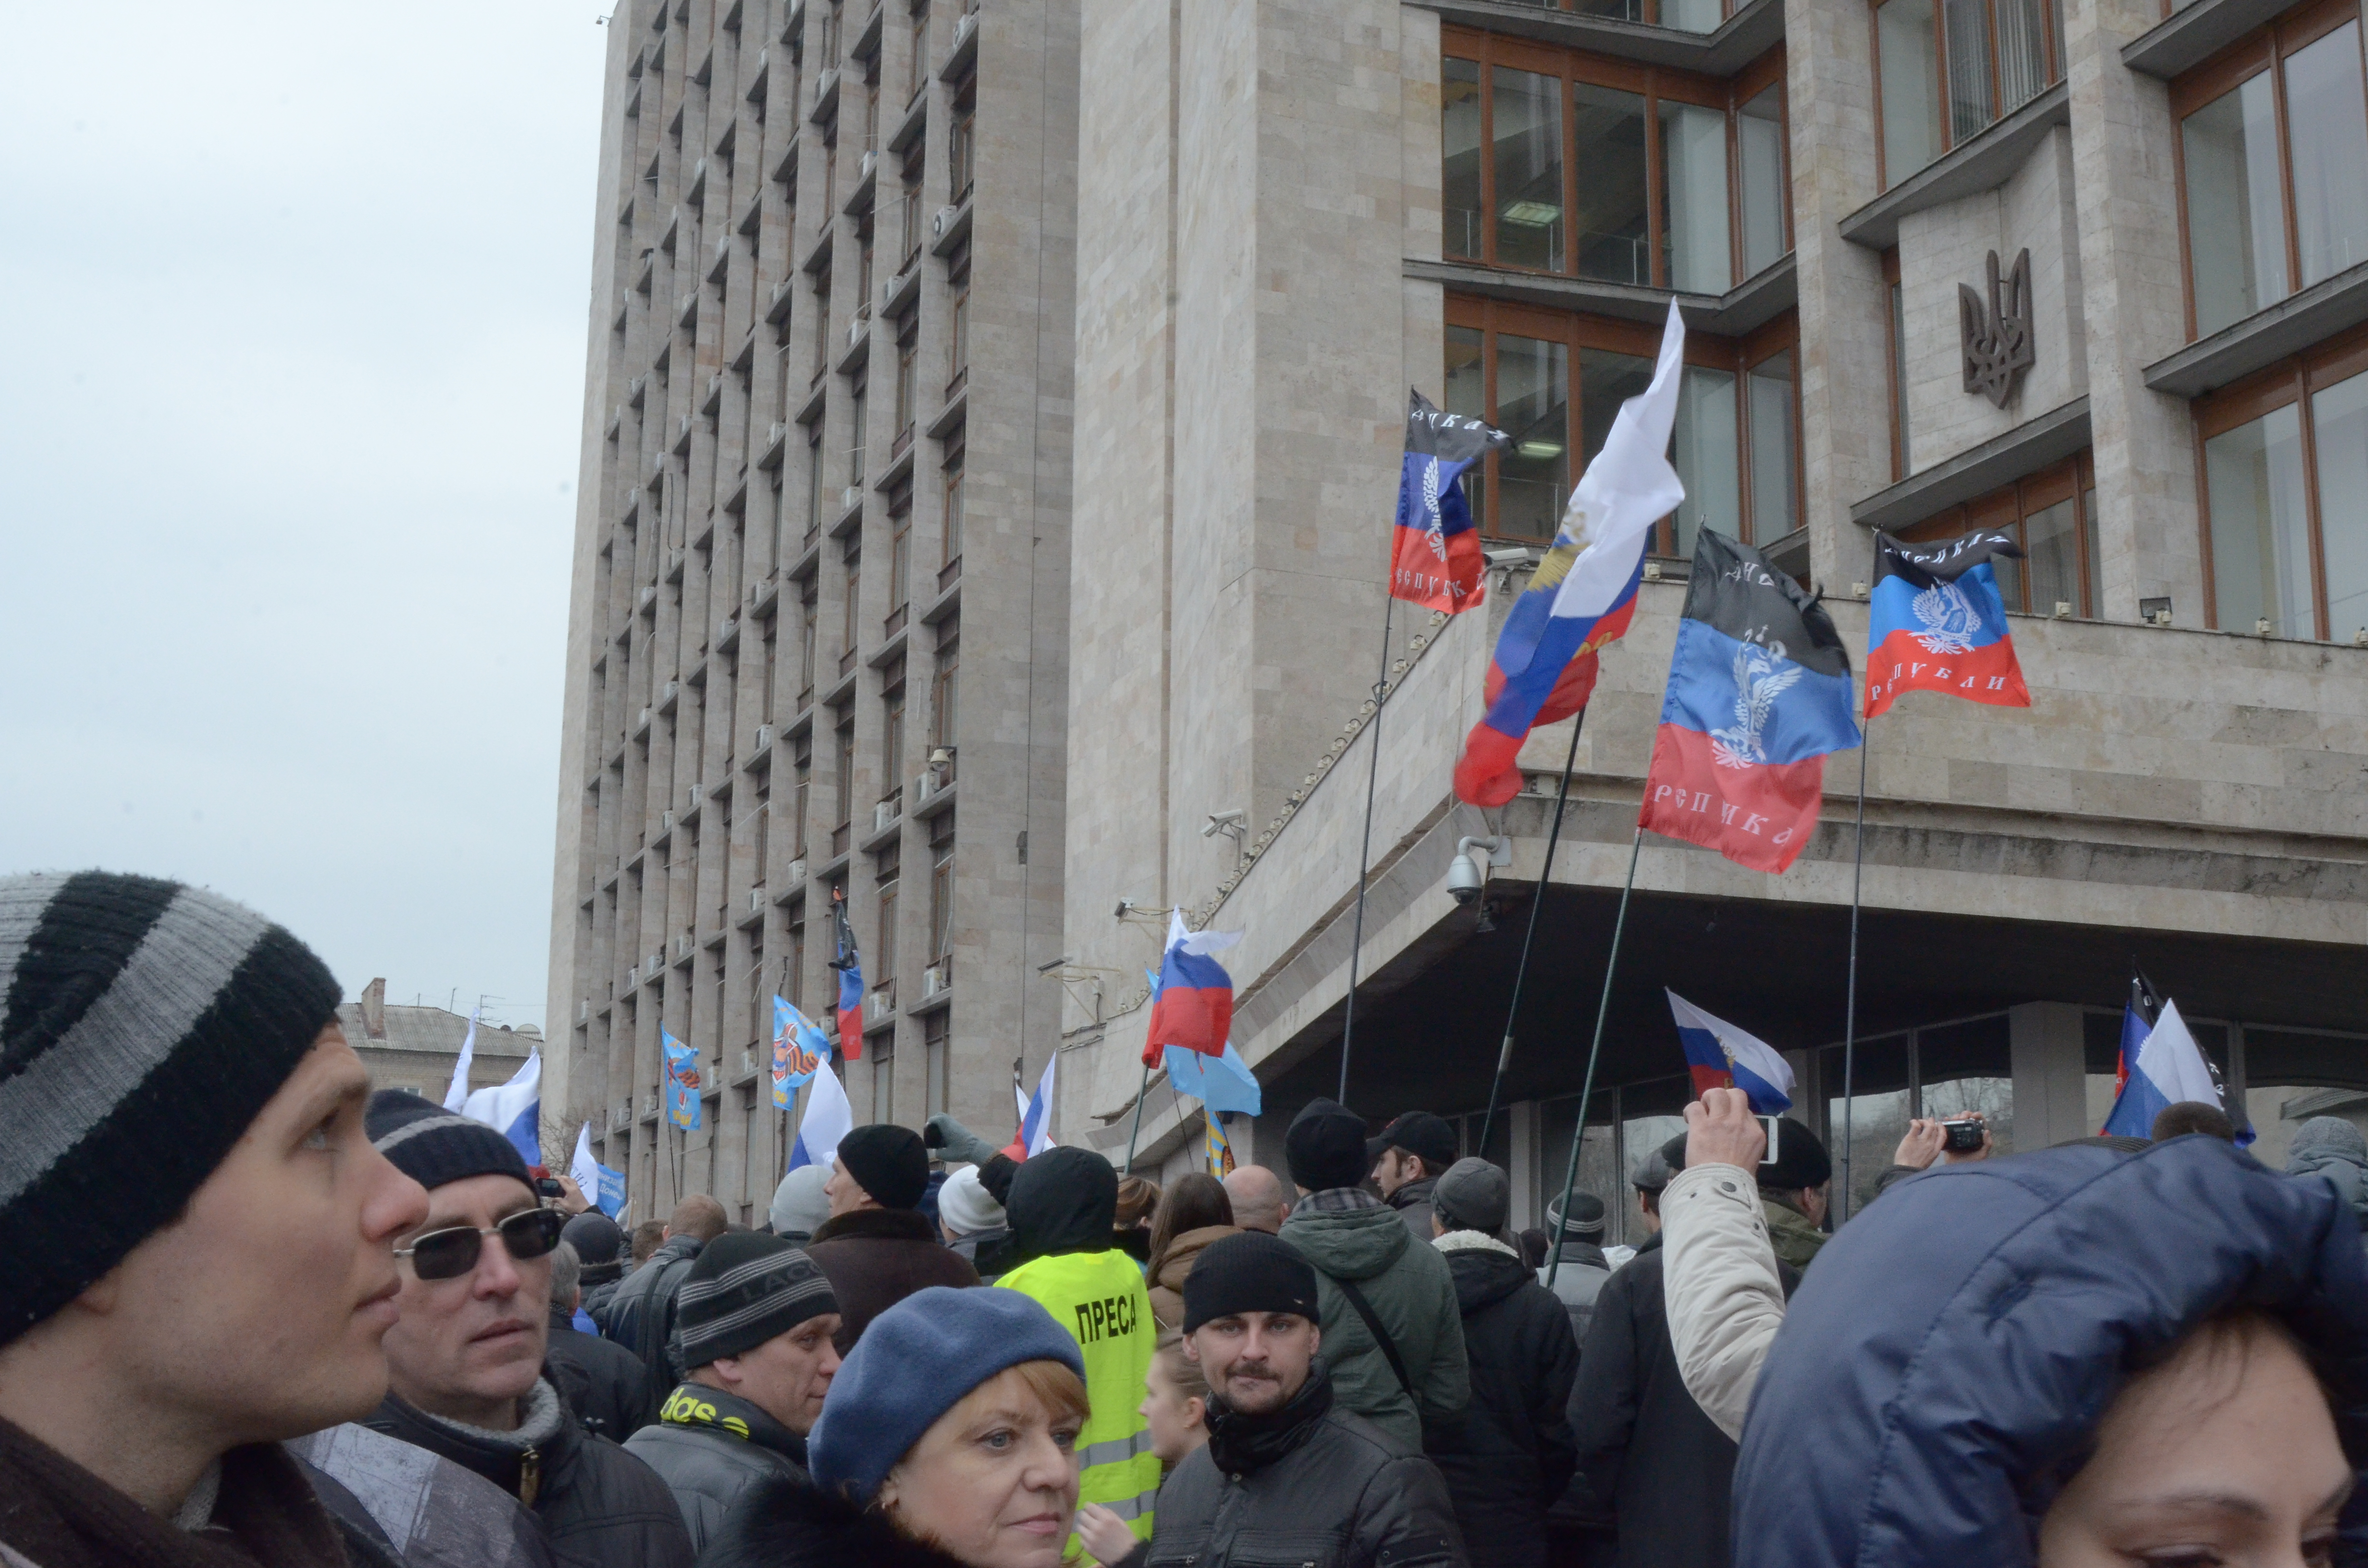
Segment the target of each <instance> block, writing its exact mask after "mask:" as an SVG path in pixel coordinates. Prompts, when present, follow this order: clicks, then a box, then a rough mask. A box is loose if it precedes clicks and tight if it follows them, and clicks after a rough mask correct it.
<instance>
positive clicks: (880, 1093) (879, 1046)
mask: <svg viewBox="0 0 2368 1568" xmlns="http://www.w3.org/2000/svg"><path fill="white" fill-rule="evenodd" d="M863 1049H864V1050H865V1051H869V1052H870V1053H871V1119H872V1120H874V1121H894V1120H895V1119H896V1034H895V1031H894V1029H882V1030H881V1031H880V1032H879V1033H878V1034H876V1035H871V1036H869V1037H867V1038H866V1040H865V1041H864V1046H863Z"/></svg>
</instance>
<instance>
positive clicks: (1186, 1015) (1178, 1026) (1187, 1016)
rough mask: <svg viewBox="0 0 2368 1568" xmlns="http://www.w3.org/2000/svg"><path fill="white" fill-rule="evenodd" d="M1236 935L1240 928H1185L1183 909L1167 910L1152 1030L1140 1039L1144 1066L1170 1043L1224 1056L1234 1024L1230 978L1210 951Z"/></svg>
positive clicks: (1153, 1063) (1224, 945) (1227, 943)
mask: <svg viewBox="0 0 2368 1568" xmlns="http://www.w3.org/2000/svg"><path fill="white" fill-rule="evenodd" d="M1241 939H1242V934H1241V933H1240V932H1239V931H1188V930H1186V929H1185V928H1184V912H1183V911H1182V910H1180V909H1178V910H1175V911H1172V912H1171V913H1170V914H1169V915H1168V917H1167V954H1166V956H1165V957H1163V958H1162V959H1161V960H1160V964H1159V987H1158V990H1157V991H1156V993H1155V994H1153V996H1152V999H1151V1028H1150V1029H1149V1031H1148V1032H1147V1033H1146V1034H1145V1035H1144V1042H1143V1064H1144V1066H1145V1067H1156V1066H1158V1065H1159V1062H1160V1058H1161V1056H1162V1054H1163V1053H1164V1052H1165V1051H1166V1050H1167V1047H1169V1046H1171V1045H1176V1046H1181V1047H1183V1048H1184V1049H1185V1050H1187V1051H1199V1052H1200V1053H1201V1055H1203V1056H1222V1055H1224V1052H1225V1041H1226V1040H1227V1038H1228V1037H1230V1036H1231V1034H1232V1033H1233V1028H1234V977H1233V976H1232V975H1230V974H1227V973H1226V972H1225V969H1224V965H1223V964H1221V963H1219V962H1218V961H1217V960H1215V959H1213V958H1211V957H1210V956H1209V955H1210V954H1212V953H1214V952H1219V951H1222V950H1223V949H1226V948H1230V947H1232V946H1233V945H1234V944H1235V942H1238V941H1240V940H1241Z"/></svg>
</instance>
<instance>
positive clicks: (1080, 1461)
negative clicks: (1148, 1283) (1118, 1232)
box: [995, 1247, 1159, 1548]
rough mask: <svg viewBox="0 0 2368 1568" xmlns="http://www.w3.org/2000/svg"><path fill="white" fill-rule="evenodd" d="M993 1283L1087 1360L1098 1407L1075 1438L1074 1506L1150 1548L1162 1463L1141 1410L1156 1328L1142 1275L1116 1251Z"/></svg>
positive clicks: (1066, 1257)
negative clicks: (1029, 1302) (1117, 1523)
mask: <svg viewBox="0 0 2368 1568" xmlns="http://www.w3.org/2000/svg"><path fill="white" fill-rule="evenodd" d="M995 1283H996V1287H997V1288H998V1289H1001V1290H1018V1291H1019V1292H1021V1293H1022V1294H1023V1295H1027V1296H1030V1297H1033V1298H1034V1299H1035V1300H1036V1301H1038V1302H1039V1303H1041V1304H1042V1307H1043V1308H1044V1310H1045V1311H1046V1312H1051V1313H1052V1314H1053V1321H1054V1322H1055V1323H1057V1324H1060V1325H1061V1326H1062V1327H1063V1328H1065V1329H1067V1330H1068V1331H1069V1332H1070V1333H1071V1334H1072V1335H1076V1340H1077V1348H1078V1350H1079V1351H1081V1352H1082V1353H1083V1354H1084V1356H1085V1358H1086V1397H1087V1399H1089V1400H1091V1401H1092V1402H1093V1414H1092V1415H1090V1416H1088V1417H1087V1421H1086V1425H1085V1427H1084V1429H1083V1430H1081V1431H1080V1432H1078V1434H1077V1467H1078V1474H1077V1501H1078V1502H1079V1503H1099V1504H1100V1505H1102V1506H1104V1507H1106V1508H1108V1509H1110V1511H1112V1512H1113V1513H1115V1514H1117V1515H1118V1517H1121V1518H1122V1519H1124V1520H1125V1521H1126V1522H1127V1526H1128V1528H1131V1529H1133V1531H1134V1533H1135V1536H1136V1537H1137V1539H1139V1540H1150V1539H1151V1505H1152V1503H1153V1501H1154V1499H1156V1497H1157V1496H1158V1495H1159V1456H1158V1455H1157V1454H1155V1453H1153V1452H1152V1451H1151V1428H1150V1426H1148V1425H1147V1424H1146V1423H1145V1422H1144V1419H1143V1413H1142V1410H1141V1408H1140V1407H1141V1405H1142V1403H1143V1393H1144V1377H1145V1376H1146V1375H1147V1374H1148V1373H1149V1372H1150V1370H1151V1349H1152V1346H1153V1344H1154V1342H1155V1341H1156V1340H1157V1339H1158V1337H1159V1325H1158V1324H1156V1323H1154V1322H1153V1321H1152V1318H1151V1297H1150V1294H1149V1293H1148V1292H1147V1291H1146V1290H1144V1285H1143V1270H1142V1269H1140V1268H1138V1267H1135V1263H1134V1259H1133V1258H1131V1257H1129V1256H1127V1255H1126V1254H1124V1253H1122V1252H1121V1251H1119V1250H1118V1249H1117V1248H1115V1247H1112V1248H1110V1250H1108V1251H1106V1252H1069V1253H1061V1254H1058V1255H1056V1256H1052V1257H1040V1258H1037V1259H1035V1260H1034V1261H1033V1262H1030V1263H1023V1264H1021V1265H1020V1266H1019V1267H1017V1268H1015V1269H1013V1270H1012V1271H1011V1272H1010V1273H1008V1274H1007V1275H1005V1276H1003V1278H1000V1279H997V1280H996V1282H995ZM1071 1545H1072V1547H1073V1548H1074V1546H1075V1540H1074V1538H1072V1542H1071Z"/></svg>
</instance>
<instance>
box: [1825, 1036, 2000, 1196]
mask: <svg viewBox="0 0 2368 1568" xmlns="http://www.w3.org/2000/svg"><path fill="white" fill-rule="evenodd" d="M1855 1054H1856V1057H1857V1060H1856V1061H1855V1062H1853V1063H1852V1064H1851V1072H1850V1091H1851V1092H1850V1098H1848V1099H1845V1098H1843V1096H1842V1092H1841V1091H1842V1048H1841V1047H1840V1046H1839V1045H1828V1046H1826V1047H1825V1048H1823V1050H1822V1051H1821V1053H1820V1061H1819V1062H1818V1080H1819V1082H1820V1083H1822V1084H1823V1085H1824V1086H1825V1098H1826V1146H1827V1148H1829V1149H1832V1150H1833V1151H1835V1153H1836V1155H1837V1156H1839V1154H1840V1153H1841V1152H1842V1150H1843V1148H1844V1147H1845V1144H1844V1140H1843V1137H1842V1133H1843V1131H1844V1128H1845V1126H1846V1125H1847V1127H1848V1130H1849V1131H1850V1133H1851V1134H1852V1140H1851V1141H1850V1143H1849V1145H1848V1147H1849V1149H1850V1153H1851V1155H1852V1156H1853V1158H1852V1160H1851V1166H1852V1169H1853V1170H1854V1171H1855V1172H1856V1176H1855V1177H1854V1180H1855V1182H1856V1185H1857V1188H1858V1190H1857V1191H1856V1192H1855V1193H1853V1194H1852V1195H1851V1199H1852V1201H1851V1204H1850V1207H1851V1210H1852V1211H1853V1212H1855V1211H1856V1210H1858V1209H1861V1208H1862V1207H1864V1206H1865V1204H1866V1203H1867V1202H1868V1201H1870V1200H1871V1199H1873V1197H1874V1194H1875V1189H1876V1188H1875V1184H1876V1183H1877V1182H1879V1181H1880V1180H1881V1179H1882V1176H1883V1170H1884V1165H1886V1164H1887V1163H1888V1162H1889V1160H1890V1157H1891V1151H1892V1149H1893V1148H1894V1147H1895V1146H1896V1144H1897V1143H1898V1142H1899V1140H1900V1138H1901V1137H1902V1136H1903V1135H1904V1134H1905V1133H1906V1132H1907V1123H1908V1120H1909V1119H1910V1118H1911V1117H1919V1116H1920V1117H1934V1118H1941V1117H1956V1116H1967V1115H1972V1114H1975V1113H1979V1114H1980V1116H1981V1117H1982V1119H1983V1120H1984V1121H1986V1122H1987V1124H1988V1127H1989V1132H1990V1138H1991V1141H1992V1145H1993V1147H1994V1149H1995V1151H1996V1152H1997V1153H2000V1154H2006V1153H2013V1151H2014V1074H2013V1071H2012V1062H2011V1051H2010V1050H2009V1037H2008V1031H2007V1017H2006V1015H2005V1014H2003V1013H1992V1014H1989V1015H1987V1017H1976V1018H1965V1019H1962V1020H1959V1021H1957V1022H1954V1023H1949V1024H1941V1025H1937V1026H1935V1027H1933V1028H1917V1029H1909V1030H1907V1031H1906V1032H1904V1033H1901V1034H1893V1035H1878V1036H1876V1037H1874V1038H1873V1039H1872V1040H1860V1041H1858V1043H1857V1047H1856V1052H1855ZM1835 1165H1836V1168H1837V1170H1839V1165H1840V1160H1839V1157H1837V1159H1836V1161H1835Z"/></svg>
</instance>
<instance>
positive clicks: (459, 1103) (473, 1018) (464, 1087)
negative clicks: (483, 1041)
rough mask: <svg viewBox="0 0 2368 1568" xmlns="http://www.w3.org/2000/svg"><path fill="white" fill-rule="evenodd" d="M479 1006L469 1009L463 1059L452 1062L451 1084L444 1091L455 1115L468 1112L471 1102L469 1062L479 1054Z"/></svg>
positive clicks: (446, 1106)
mask: <svg viewBox="0 0 2368 1568" xmlns="http://www.w3.org/2000/svg"><path fill="white" fill-rule="evenodd" d="M479 1011H480V1009H479V1008H477V1007H472V1008H470V1009H469V1032H468V1034H467V1035H466V1036H465V1037H464V1038H463V1039H462V1040H461V1060H460V1061H458V1062H454V1063H452V1083H451V1086H450V1087H449V1088H447V1089H446V1090H445V1091H444V1108H445V1109H446V1110H449V1111H450V1112H451V1113H452V1114H453V1115H454V1116H461V1115H465V1114H466V1108H467V1106H468V1104H469V1063H470V1062H472V1061H473V1060H474V1059H475V1057H476V1054H477V1014H478V1012H479Z"/></svg>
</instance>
